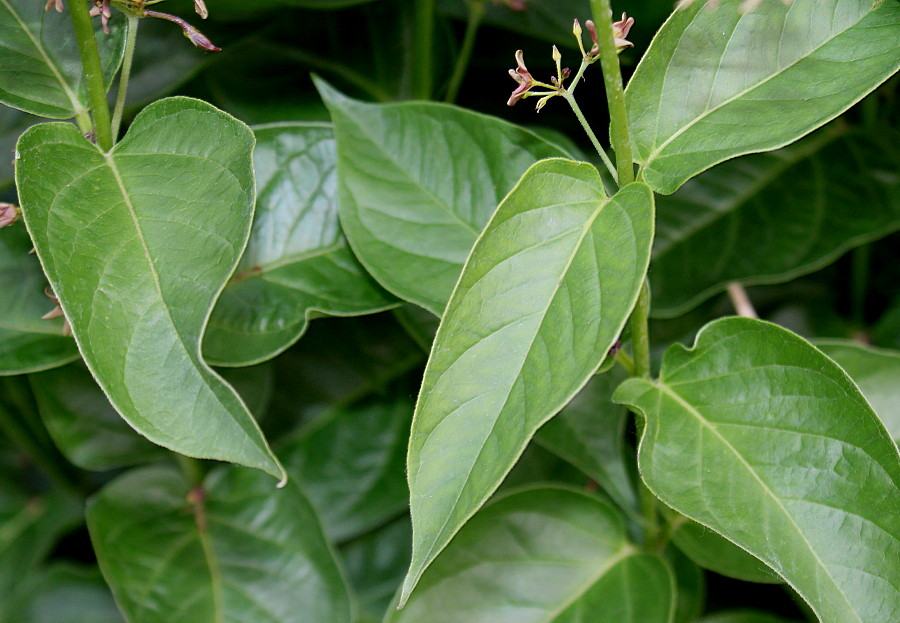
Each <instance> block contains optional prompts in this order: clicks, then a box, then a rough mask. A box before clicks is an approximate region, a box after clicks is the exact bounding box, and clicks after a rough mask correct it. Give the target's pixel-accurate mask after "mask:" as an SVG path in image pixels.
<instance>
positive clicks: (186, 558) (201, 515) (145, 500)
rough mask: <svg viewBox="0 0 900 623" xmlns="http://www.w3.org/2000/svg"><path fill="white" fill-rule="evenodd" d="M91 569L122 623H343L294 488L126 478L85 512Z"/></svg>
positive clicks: (263, 482)
mask: <svg viewBox="0 0 900 623" xmlns="http://www.w3.org/2000/svg"><path fill="white" fill-rule="evenodd" d="M87 518H88V528H89V529H90V532H91V540H92V541H93V544H94V550H95V551H96V553H97V559H98V560H99V562H100V568H101V570H102V571H103V575H104V577H105V578H106V580H107V582H109V585H110V586H111V587H112V590H113V594H114V595H115V596H116V601H117V603H118V604H119V607H121V608H122V611H123V612H124V613H125V615H126V617H127V618H128V621H129V623H207V622H209V623H220V622H229V623H232V622H234V623H236V622H238V621H241V622H243V621H252V622H253V623H323V622H324V621H328V622H329V623H342V622H346V623H349V621H350V604H349V598H348V595H347V588H346V586H345V584H344V581H343V578H342V577H341V573H340V571H339V570H338V567H337V564H336V563H335V560H334V556H333V554H332V552H331V549H330V548H329V546H328V544H327V543H326V541H325V538H324V536H323V534H322V529H321V527H320V526H319V521H318V519H317V518H316V515H315V512H314V511H313V509H312V506H311V505H310V504H309V502H308V501H307V500H306V498H305V497H304V496H303V493H302V492H301V491H300V488H299V487H298V485H296V484H295V483H288V484H287V486H286V487H284V488H283V489H278V490H276V489H274V488H273V487H272V485H271V483H270V482H269V481H268V480H267V478H266V477H265V476H264V475H263V474H261V473H259V472H255V471H251V470H247V469H242V468H239V467H221V468H218V469H217V470H215V471H214V472H212V473H211V474H210V475H209V476H208V477H207V478H206V480H205V482H204V484H203V485H202V486H200V487H196V488H193V489H192V488H191V487H190V485H188V484H187V482H185V481H184V479H183V478H182V477H181V476H180V475H179V474H178V473H177V472H175V471H173V470H169V469H166V468H158V467H151V468H144V469H140V470H133V471H130V472H128V473H127V474H125V475H124V476H121V477H120V478H118V479H117V480H114V481H113V482H112V483H110V484H109V485H107V486H106V487H105V488H104V489H103V490H101V492H100V493H99V494H98V495H97V496H96V497H95V498H94V499H93V500H92V501H91V502H90V504H89V506H88V512H87Z"/></svg>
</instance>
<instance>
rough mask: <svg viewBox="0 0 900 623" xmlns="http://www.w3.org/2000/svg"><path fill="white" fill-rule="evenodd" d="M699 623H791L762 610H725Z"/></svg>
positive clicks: (707, 616) (708, 616)
mask: <svg viewBox="0 0 900 623" xmlns="http://www.w3.org/2000/svg"><path fill="white" fill-rule="evenodd" d="M697 623H790V622H789V621H788V620H787V619H783V618H781V617H779V616H775V615H774V614H771V613H769V612H762V611H761V610H723V611H721V612H716V613H715V614H708V615H706V616H705V617H703V618H702V619H699V620H698V621H697Z"/></svg>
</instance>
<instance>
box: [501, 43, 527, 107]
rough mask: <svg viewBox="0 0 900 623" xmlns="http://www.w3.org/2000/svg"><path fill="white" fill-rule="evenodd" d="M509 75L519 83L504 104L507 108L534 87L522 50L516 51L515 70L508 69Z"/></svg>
mask: <svg viewBox="0 0 900 623" xmlns="http://www.w3.org/2000/svg"><path fill="white" fill-rule="evenodd" d="M509 75H510V77H512V79H513V80H515V81H516V82H518V83H519V86H517V87H516V90H515V91H513V92H512V95H510V96H509V99H508V100H507V102H506V105H507V106H513V105H514V104H515V103H516V102H518V101H519V100H520V99H522V97H523V96H524V95H525V93H527V92H528V89H530V88H531V87H533V86H534V78H532V77H531V73H530V72H529V71H528V68H527V67H525V59H524V52H522V50H516V68H515V69H510V70H509Z"/></svg>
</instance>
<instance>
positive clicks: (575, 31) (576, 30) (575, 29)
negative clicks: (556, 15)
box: [572, 18, 584, 39]
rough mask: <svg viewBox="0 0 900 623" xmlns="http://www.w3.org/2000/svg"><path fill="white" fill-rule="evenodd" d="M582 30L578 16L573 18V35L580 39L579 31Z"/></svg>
mask: <svg viewBox="0 0 900 623" xmlns="http://www.w3.org/2000/svg"><path fill="white" fill-rule="evenodd" d="M582 32H584V31H583V30H581V22H579V21H578V18H575V21H574V22H572V34H573V35H575V36H576V37H577V38H578V39H581V33H582Z"/></svg>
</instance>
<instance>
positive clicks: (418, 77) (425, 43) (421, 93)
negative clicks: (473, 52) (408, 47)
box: [413, 0, 434, 100]
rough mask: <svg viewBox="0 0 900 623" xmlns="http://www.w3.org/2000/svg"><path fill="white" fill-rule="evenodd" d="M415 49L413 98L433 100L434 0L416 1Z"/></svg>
mask: <svg viewBox="0 0 900 623" xmlns="http://www.w3.org/2000/svg"><path fill="white" fill-rule="evenodd" d="M415 12H416V18H415V29H414V31H413V33H414V36H415V49H414V50H413V97H414V98H416V99H420V100H427V99H430V98H431V93H432V88H431V85H432V79H433V76H432V71H431V70H432V61H433V58H432V57H433V55H434V0H416V8H415Z"/></svg>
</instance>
